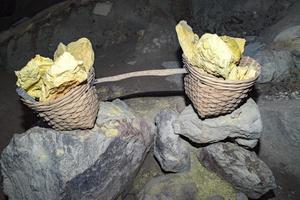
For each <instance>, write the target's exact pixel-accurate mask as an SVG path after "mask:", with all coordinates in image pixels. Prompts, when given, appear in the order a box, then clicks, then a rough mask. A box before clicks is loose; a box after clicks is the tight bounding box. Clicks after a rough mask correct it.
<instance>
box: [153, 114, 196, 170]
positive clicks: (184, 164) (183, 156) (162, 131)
mask: <svg viewBox="0 0 300 200" xmlns="http://www.w3.org/2000/svg"><path fill="white" fill-rule="evenodd" d="M177 116H178V113H176V112H175V111H172V110H170V109H165V110H163V111H161V112H160V113H159V114H158V115H157V116H156V125H157V128H158V131H157V135H156V137H155V141H154V156H155V157H156V158H157V160H158V162H159V163H160V165H161V167H162V168H163V169H164V170H165V171H168V172H182V171H186V170H188V169H189V168H190V152H189V151H188V149H187V148H186V147H185V146H184V143H183V140H182V139H181V138H180V137H179V135H176V134H174V129H173V123H174V121H175V120H176V118H177Z"/></svg>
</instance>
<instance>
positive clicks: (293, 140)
mask: <svg viewBox="0 0 300 200" xmlns="http://www.w3.org/2000/svg"><path fill="white" fill-rule="evenodd" d="M258 105H259V107H260V110H261V116H262V121H263V124H264V130H263V133H262V137H261V140H260V151H259V156H260V157H261V158H262V159H263V160H264V161H265V162H266V163H267V164H269V165H270V166H272V168H273V169H277V170H278V173H279V175H280V174H283V173H286V174H290V175H291V176H292V177H295V178H296V179H298V180H300V157H299V155H300V123H299V122H300V101H299V100H277V101H261V102H259V103H258ZM279 175H278V176H279ZM282 179H283V180H286V177H285V176H283V177H282ZM278 182H279V181H278ZM280 182H281V181H280ZM282 187H287V186H285V185H282ZM289 187H290V186H289ZM295 189H296V188H295ZM298 195H300V192H298Z"/></svg>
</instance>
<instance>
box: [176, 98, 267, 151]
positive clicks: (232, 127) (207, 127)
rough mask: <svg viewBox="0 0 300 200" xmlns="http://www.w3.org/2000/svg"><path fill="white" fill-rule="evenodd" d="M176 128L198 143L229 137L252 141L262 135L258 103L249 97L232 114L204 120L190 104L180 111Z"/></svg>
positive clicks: (177, 131)
mask: <svg viewBox="0 0 300 200" xmlns="http://www.w3.org/2000/svg"><path fill="white" fill-rule="evenodd" d="M174 128H175V133H177V134H181V135H184V136H186V137H188V138H189V139H190V140H192V141H194V142H197V143H212V142H217V141H221V140H224V139H225V138H227V137H231V138H237V139H238V138H240V139H244V140H251V141H252V140H257V139H258V138H259V137H260V133H261V131H262V122H261V118H260V112H259V110H258V107H257V105H256V103H255V102H254V101H253V99H248V100H247V102H246V103H245V104H243V105H242V106H241V107H240V108H238V109H237V110H235V111H234V112H232V113H231V114H228V115H225V116H219V117H216V118H209V119H204V120H201V119H200V118H199V117H198V115H197V113H196V112H195V111H194V109H193V108H192V106H188V107H186V108H185V109H184V110H183V111H182V113H180V115H179V117H178V118H177V120H176V122H175V124H174ZM244 143H245V144H246V142H244ZM250 146H253V144H251V145H250Z"/></svg>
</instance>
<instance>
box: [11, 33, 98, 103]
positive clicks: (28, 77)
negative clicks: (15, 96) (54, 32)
mask: <svg viewBox="0 0 300 200" xmlns="http://www.w3.org/2000/svg"><path fill="white" fill-rule="evenodd" d="M93 64H94V51H93V48H92V44H91V42H90V41H89V40H88V39H87V38H81V39H79V40H77V41H75V42H71V43H70V44H68V45H67V46H65V45H64V44H63V43H60V44H59V45H58V47H57V50H56V51H55V54H54V61H53V60H51V59H50V58H45V57H42V56H40V55H36V56H35V57H34V58H33V59H31V60H30V61H29V62H28V63H27V65H26V66H25V67H23V68H22V69H21V70H20V71H17V72H16V76H17V78H18V80H17V86H19V87H21V88H22V89H24V90H25V91H26V92H27V93H28V95H30V96H31V97H33V98H35V99H36V100H39V101H48V100H52V99H56V98H58V97H59V96H61V95H63V94H65V93H66V92H68V91H69V90H70V89H71V88H73V87H75V86H77V85H78V84H80V83H82V82H84V81H85V80H86V79H87V76H88V73H89V71H90V69H91V67H92V66H93Z"/></svg>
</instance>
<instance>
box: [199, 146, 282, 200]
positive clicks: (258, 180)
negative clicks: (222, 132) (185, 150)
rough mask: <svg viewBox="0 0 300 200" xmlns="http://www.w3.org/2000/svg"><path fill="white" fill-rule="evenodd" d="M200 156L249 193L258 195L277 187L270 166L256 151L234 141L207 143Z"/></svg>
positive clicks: (253, 195)
mask: <svg viewBox="0 0 300 200" xmlns="http://www.w3.org/2000/svg"><path fill="white" fill-rule="evenodd" d="M199 160H200V161H201V162H202V163H203V164H204V165H205V166H206V167H207V168H209V169H211V170H213V171H215V172H216V173H217V174H219V175H220V176H221V177H223V178H224V179H225V180H227V181H229V182H231V183H232V184H233V185H234V186H235V188H236V189H238V190H240V191H242V192H244V193H245V194H246V195H247V196H248V197H250V198H254V199H257V198H259V197H260V196H262V195H263V194H265V193H266V192H268V191H269V190H271V189H275V188H276V183H275V178H274V176H273V174H272V171H271V170H270V169H269V167H268V166H267V165H266V164H265V163H264V162H263V161H261V160H260V159H259V158H258V157H257V156H256V154H255V153H253V152H250V151H248V150H245V149H243V148H242V147H239V146H238V145H235V144H232V143H216V144H212V145H209V146H207V147H204V148H203V149H202V151H201V153H200V154H199Z"/></svg>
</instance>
